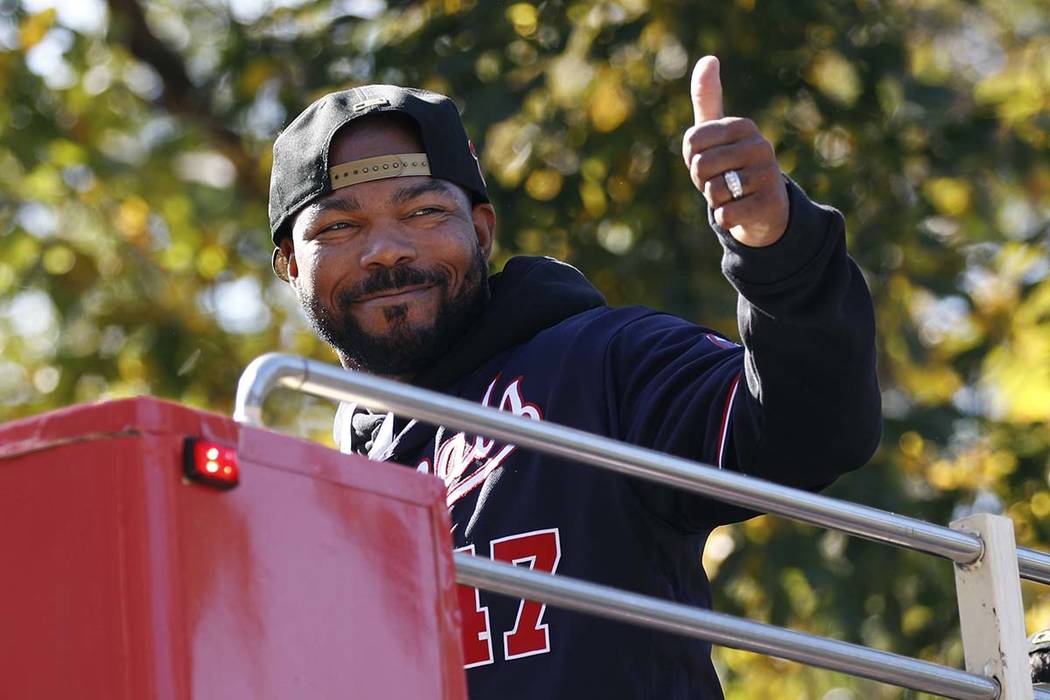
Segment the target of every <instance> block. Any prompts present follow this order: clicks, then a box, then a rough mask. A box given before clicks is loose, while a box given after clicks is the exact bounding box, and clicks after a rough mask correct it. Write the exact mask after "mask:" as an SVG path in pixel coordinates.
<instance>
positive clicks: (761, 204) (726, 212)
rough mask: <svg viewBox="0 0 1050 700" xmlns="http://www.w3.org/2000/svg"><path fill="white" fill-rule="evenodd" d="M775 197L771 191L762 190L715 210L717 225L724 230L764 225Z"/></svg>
mask: <svg viewBox="0 0 1050 700" xmlns="http://www.w3.org/2000/svg"><path fill="white" fill-rule="evenodd" d="M773 203H774V202H773V195H772V194H770V192H769V190H768V189H766V190H761V191H759V192H756V193H754V194H750V195H747V196H745V197H741V198H740V199H736V200H733V201H730V202H727V203H726V204H723V205H722V206H720V207H718V208H717V209H715V210H714V217H715V223H717V224H718V225H719V226H721V227H722V228H724V229H731V228H734V227H736V226H748V225H749V224H756V223H764V222H765V220H766V219H767V218H768V216H769V208H770V207H771V206H772V205H773Z"/></svg>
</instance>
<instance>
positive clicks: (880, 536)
mask: <svg viewBox="0 0 1050 700" xmlns="http://www.w3.org/2000/svg"><path fill="white" fill-rule="evenodd" d="M277 387H284V388H287V389H292V390H295V391H299V392H302V393H306V394H310V395H313V396H318V397H322V398H327V399H331V400H333V401H345V402H358V403H363V404H365V405H367V406H369V407H371V408H374V409H378V410H383V411H393V412H394V413H396V414H399V415H402V416H406V417H412V418H416V419H419V420H422V421H425V422H428V423H432V424H435V425H443V426H445V427H446V428H453V429H456V430H463V431H469V432H471V433H475V434H478V435H482V436H485V437H488V438H495V439H499V440H505V441H507V442H510V443H513V444H515V445H517V446H518V447H522V448H529V449H532V450H535V451H537V452H542V453H546V454H550V455H555V456H558V457H563V458H566V459H570V460H574V461H577V462H581V463H586V464H590V465H593V466H596V467H600V468H604V469H609V470H612V471H615V472H619V473H621V474H626V475H629V476H633V477H638V478H642V479H647V480H649V481H653V482H656V483H660V484H664V485H667V486H671V487H674V488H678V489H682V490H686V491H692V492H694V493H699V494H703V495H704V496H707V497H709V498H714V499H718V500H722V501H726V502H728V503H732V504H734V505H738V506H742V507H745V508H749V509H753V510H757V511H763V512H768V513H772V514H776V515H781V516H784V517H787V518H791V519H793V520H798V521H801V522H806V523H810V524H812V525H818V526H822V527H826V528H830V529H835V530H839V531H842V532H846V533H849V534H852V535H855V536H858V537H862V538H865V539H869V540H874V541H877V542H883V543H886V544H891V545H894V546H897V547H902V548H905V549H911V550H915V551H919V552H925V553H928V554H932V555H935V556H939V557H943V558H946V559H949V560H950V561H952V562H954V563H955V565H956V572H957V578H958V575H959V572H960V571H969V570H973V569H975V568H979V566H980V562H981V561H982V560H983V559H984V558H986V557H984V556H983V555H984V554H985V551H984V543H983V542H982V539H981V537H980V536H978V535H977V534H975V533H973V532H963V531H960V530H958V529H951V528H947V527H943V526H939V525H933V524H931V523H927V522H925V521H922V520H918V519H915V518H909V517H907V516H902V515H897V514H894V513H890V512H887V511H883V510H879V509H877V508H870V507H868V506H862V505H858V504H855V503H848V502H844V501H839V500H836V499H833V498H829V497H827V496H821V495H819V494H813V493H809V492H806V491H802V490H799V489H795V488H791V487H787V486H782V485H779V484H774V483H771V482H767V481H763V480H760V479H756V478H752V477H747V476H743V475H741V474H736V473H733V472H728V471H722V470H720V469H717V468H715V467H712V466H709V465H705V464H700V463H697V462H691V461H689V460H686V459H682V458H678V457H673V456H670V455H667V454H664V453H661V452H657V451H654V450H649V449H645V448H641V447H637V446H635V445H630V444H626V443H622V442H618V441H616V440H612V439H610V438H606V437H602V436H598V435H593V434H591V433H587V432H585V431H582V430H577V429H574V428H569V427H565V426H561V425H556V424H552V423H548V422H539V421H532V420H528V419H526V418H521V417H518V416H514V415H511V414H508V413H505V412H500V411H498V410H497V409H494V408H488V407H485V406H482V405H480V404H476V403H472V402H470V401H466V400H464V399H458V398H454V397H450V396H447V395H444V394H440V393H437V392H432V391H427V390H424V389H420V388H417V387H414V386H411V385H407V384H402V383H399V382H394V381H390V380H386V379H381V378H379V377H375V376H372V375H368V374H365V373H358V372H348V371H346V370H344V369H342V368H341V367H337V366H334V365H329V364H325V363H322V362H317V361H313V360H308V359H306V358H302V357H298V356H292V355H282V354H276V353H271V354H268V355H263V356H261V357H259V358H256V359H255V360H254V361H253V362H252V363H251V364H250V365H249V366H248V367H247V368H246V369H245V371H244V373H243V374H242V376H241V380H240V383H239V384H238V387H237V401H236V408H235V413H234V418H235V419H236V420H238V421H239V422H242V423H246V424H250V425H257V426H262V425H263V419H262V405H263V402H264V400H265V398H266V396H267V395H268V394H269V392H270V391H271V390H272V389H274V388H277ZM1011 542H1012V531H1011ZM1011 549H1012V546H1011ZM1014 554H1016V559H1014ZM1009 555H1010V561H1016V565H1015V566H1016V568H1015V569H1014V571H1015V573H1014V574H1013V575H1014V580H1015V581H1016V577H1017V573H1016V572H1017V571H1018V570H1019V573H1020V575H1021V576H1023V577H1025V578H1028V579H1031V580H1034V581H1039V582H1042V583H1050V555H1047V554H1046V553H1043V552H1040V551H1037V550H1032V549H1025V548H1017V549H1016V552H1013V551H1011V552H1009ZM455 562H456V569H457V580H458V581H459V582H460V583H463V584H466V585H472V586H475V587H478V588H482V589H485V590H492V591H495V592H498V593H503V594H506V595H512V596H516V597H526V598H528V599H530V600H535V601H538V602H544V603H548V604H551V605H556V606H562V607H567V608H570V609H574V610H578V611H583V612H588V613H592V614H595V615H599V616H603V617H609V618H612V619H617V620H621V621H626V622H632V623H635V624H640V625H644V626H648V627H655V628H657V629H663V630H667V631H672V632H677V633H680V634H684V635H688V636H694V637H699V638H702V639H706V640H709V641H711V642H714V643H717V644H721V645H724V646H731V647H735V648H739V649H744V650H748V651H755V652H759V653H765V654H768V655H771V656H777V657H780V658H785V659H790V660H794V661H801V662H804V663H808V664H811V665H814V666H818V667H822V668H826V669H830V670H835V671H840V672H844V673H849V674H852V675H856V676H861V677H864V678H870V679H874V680H879V681H882V682H886V683H890V684H893V685H897V686H901V687H906V688H911V689H914V690H920V691H924V692H929V693H934V694H938V695H943V696H946V697H955V698H975V699H976V698H997V697H1000V693H1001V679H996V678H990V677H988V676H987V675H980V674H975V673H968V672H965V671H960V670H957V669H953V668H949V667H945V666H940V665H937V664H932V663H929V662H924V661H920V660H917V659H911V658H909V657H905V656H900V655H897V654H891V653H888V652H883V651H878V650H874V649H869V648H867V647H862V646H858V645H854V644H849V643H846V642H841V641H836V640H830V639H825V638H822V637H817V636H814V635H808V634H803V633H799V632H793V631H790V630H785V629H782V628H778V627H775V626H771V625H764V624H760V623H756V622H752V621H749V620H743V619H740V618H734V617H731V616H727V615H722V614H719V613H715V612H712V611H709V610H702V609H697V608H693V607H690V606H685V605H681V604H676V603H671V602H668V601H665V600H660V599H655V598H651V597H646V596H641V595H637V594H632V593H627V592H625V591H618V590H616V589H610V588H607V587H603V586H599V585H597V584H594V583H590V582H585V581H579V580H575V579H569V578H566V577H564V576H553V575H550V574H543V573H537V572H533V571H529V570H523V569H521V568H520V567H516V566H513V565H510V564H502V563H498V562H492V561H487V560H483V559H481V558H476V557H472V556H471V555H468V554H461V553H457V554H456V555H455ZM1018 605H1019V597H1018ZM1022 631H1023V625H1022ZM964 642H965V640H964ZM964 646H965V644H964ZM967 659H968V665H969V661H970V657H969V656H968V657H967ZM1014 665H1016V664H1014ZM982 668H983V666H982ZM1015 670H1016V669H1015ZM1028 688H1029V692H1031V690H1030V689H1031V684H1030V683H1029V685H1028ZM1007 695H1009V693H1008V694H1007ZM1027 697H1033V696H1032V695H1028V696H1027ZM1034 697H1037V698H1042V699H1044V700H1050V692H1047V691H1040V690H1036V691H1035V695H1034Z"/></svg>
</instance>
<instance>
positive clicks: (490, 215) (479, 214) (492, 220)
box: [470, 203, 496, 260]
mask: <svg viewBox="0 0 1050 700" xmlns="http://www.w3.org/2000/svg"><path fill="white" fill-rule="evenodd" d="M470 214H471V219H472V220H473V221H474V233H475V234H477V237H478V244H479V245H480V246H481V252H483V253H484V254H485V259H486V260H488V259H489V258H490V257H491V256H492V244H493V243H494V242H495V240H496V210H495V209H493V208H492V205H491V204H488V203H485V204H475V205H474V206H473V207H472V208H471V212H470Z"/></svg>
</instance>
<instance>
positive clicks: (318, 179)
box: [270, 85, 489, 279]
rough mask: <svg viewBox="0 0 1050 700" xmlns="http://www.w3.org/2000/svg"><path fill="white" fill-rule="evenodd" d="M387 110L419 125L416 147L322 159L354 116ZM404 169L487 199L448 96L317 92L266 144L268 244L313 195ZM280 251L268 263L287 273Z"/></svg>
mask: <svg viewBox="0 0 1050 700" xmlns="http://www.w3.org/2000/svg"><path fill="white" fill-rule="evenodd" d="M387 112H393V113H397V114H403V115H406V116H408V117H410V118H411V119H412V120H413V121H414V122H415V123H416V124H417V125H418V126H419V134H420V137H421V140H422V142H423V150H424V152H423V153H403V154H390V155H386V156H379V157H376V158H365V159H362V160H358V161H353V162H351V163H340V164H336V165H335V166H332V165H330V164H329V162H328V151H329V149H330V147H331V145H332V138H333V137H334V136H335V134H336V132H338V131H339V130H340V129H341V128H343V127H344V126H346V125H347V124H349V123H350V122H352V121H353V120H354V119H357V118H359V117H363V116H365V115H369V114H377V113H387ZM404 175H429V176H431V177H436V178H440V179H442V180H448V181H449V182H452V183H454V184H456V185H459V186H460V187H462V188H463V189H465V190H467V192H468V193H469V194H470V196H471V199H472V201H474V202H475V203H477V202H488V201H489V196H488V190H487V188H486V186H485V178H484V177H483V176H482V174H481V166H480V164H479V163H478V159H477V155H476V153H475V151H474V146H473V144H471V142H470V140H469V139H468V138H467V132H466V130H465V129H464V128H463V122H462V120H461V119H460V117H459V110H458V109H457V107H456V104H455V103H454V102H453V101H452V100H451V99H449V98H448V97H446V96H444V95H440V94H438V93H436V92H430V91H429V90H420V89H418V88H405V87H398V86H396V85H365V86H362V87H356V88H351V89H349V90H342V91H340V92H333V93H329V94H327V95H325V96H324V97H322V98H321V99H319V100H317V101H316V102H314V103H313V104H312V105H310V106H309V107H307V108H306V109H305V110H304V111H303V112H302V113H301V114H300V115H299V116H298V117H296V118H295V120H294V121H292V123H291V124H289V125H288V127H287V128H285V130H284V131H282V132H281V134H280V135H279V136H278V137H277V140H276V141H275V142H274V144H273V167H272V170H271V171H270V232H271V234H272V236H273V242H274V245H278V244H279V243H280V241H281V239H282V238H284V237H286V236H288V235H290V230H289V229H290V226H289V224H290V222H291V220H292V219H293V218H294V216H295V214H296V213H298V212H299V210H300V209H302V208H303V207H305V206H306V205H307V204H309V203H310V202H312V201H313V200H315V199H317V198H318V197H321V196H323V195H326V194H328V193H329V192H332V191H333V190H335V189H339V188H340V187H346V186H349V185H353V184H356V183H358V182H367V181H369V180H377V179H380V178H387V177H398V176H404ZM283 257H284V256H283V255H280V252H279V250H275V251H274V258H273V267H274V272H275V273H276V274H277V276H278V277H281V278H282V279H287V269H286V266H287V261H285V260H284V259H283ZM279 258H280V260H279Z"/></svg>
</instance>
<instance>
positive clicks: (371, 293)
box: [281, 117, 495, 378]
mask: <svg viewBox="0 0 1050 700" xmlns="http://www.w3.org/2000/svg"><path fill="white" fill-rule="evenodd" d="M422 150H423V148H422V145H421V144H420V142H419V139H418V137H417V136H416V134H415V133H414V131H413V130H412V129H411V128H409V127H407V126H406V125H405V124H403V123H401V122H397V121H393V122H392V121H390V120H388V119H386V120H384V119H381V118H376V117H366V118H364V119H361V120H359V122H354V123H353V124H352V125H351V126H350V127H348V128H347V129H344V130H343V131H342V132H340V134H338V135H337V136H336V138H335V139H334V140H333V142H332V147H331V151H330V153H329V161H330V164H331V165H333V166H334V165H338V164H341V163H346V162H349V161H352V160H358V159H360V158H369V157H372V156H380V155H391V154H397V153H418V152H421V151H422ZM494 225H495V214H494V212H493V210H492V207H491V206H490V205H488V204H479V205H475V206H471V203H470V199H469V197H468V196H467V194H466V193H465V192H464V191H463V190H462V189H461V188H459V187H457V186H456V185H453V184H452V183H449V182H447V181H445V180H439V179H436V178H431V177H425V176H413V177H399V178H390V179H385V180H373V181H371V182H362V183H358V184H355V185H351V186H349V187H344V188H341V189H338V190H335V191H334V192H332V193H330V194H328V195H326V196H324V197H321V198H319V199H318V200H316V201H314V202H312V203H311V204H310V205H308V206H307V207H305V208H304V209H303V210H302V211H301V212H299V214H298V215H297V216H296V217H295V219H294V221H293V224H292V236H291V238H290V239H285V240H284V241H282V242H281V248H282V251H283V252H284V254H285V255H286V256H287V257H288V260H289V265H288V276H289V281H290V283H291V285H292V287H293V288H294V290H295V292H296V295H297V296H298V298H299V303H300V304H301V305H302V306H303V309H304V311H305V312H306V315H307V317H308V318H309V319H310V322H311V324H312V325H313V327H314V329H315V330H316V331H317V333H318V335H320V336H321V337H322V338H323V339H324V340H325V341H326V342H328V343H329V344H330V345H332V346H333V347H334V348H335V349H336V351H337V352H338V353H339V356H340V359H341V360H342V362H343V364H344V365H345V366H347V367H355V368H360V369H364V370H366V371H369V372H372V373H375V374H380V375H385V376H394V377H403V378H410V377H411V376H413V375H414V374H416V373H418V372H419V371H420V370H422V369H424V368H426V367H427V366H429V365H430V364H431V363H432V362H433V361H434V360H436V359H437V358H438V357H439V356H440V355H441V354H442V353H444V352H445V351H446V350H448V348H449V347H450V346H451V345H452V344H453V343H454V342H455V340H456V339H457V338H459V337H460V336H461V335H462V334H463V333H464V331H465V330H466V328H467V326H468V325H469V324H470V322H471V321H472V320H473V319H474V317H475V316H476V315H477V314H478V312H479V311H480V309H481V308H482V307H483V306H484V304H485V302H486V301H487V299H488V284H487V276H488V275H487V272H488V257H489V254H490V253H491V248H492V233H493V228H494Z"/></svg>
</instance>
